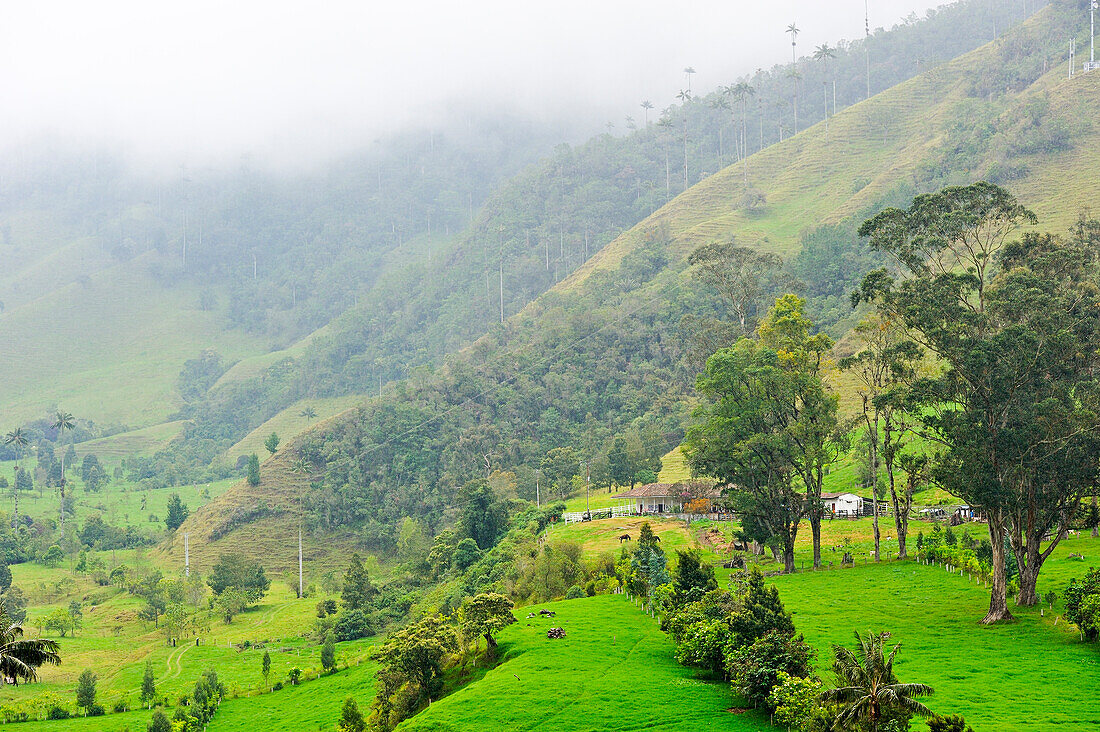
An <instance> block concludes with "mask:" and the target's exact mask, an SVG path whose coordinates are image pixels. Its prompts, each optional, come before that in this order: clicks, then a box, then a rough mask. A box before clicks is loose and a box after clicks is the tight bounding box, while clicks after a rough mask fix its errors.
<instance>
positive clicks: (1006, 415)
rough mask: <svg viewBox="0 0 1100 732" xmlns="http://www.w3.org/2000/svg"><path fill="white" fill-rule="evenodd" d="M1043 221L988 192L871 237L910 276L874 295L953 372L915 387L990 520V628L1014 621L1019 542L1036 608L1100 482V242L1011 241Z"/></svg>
mask: <svg viewBox="0 0 1100 732" xmlns="http://www.w3.org/2000/svg"><path fill="white" fill-rule="evenodd" d="M1035 222H1036V217H1035V214H1034V213H1032V212H1031V211H1030V210H1028V209H1027V208H1025V207H1024V206H1023V205H1021V204H1020V203H1019V202H1018V201H1017V200H1016V199H1015V198H1014V197H1013V196H1012V194H1010V193H1009V192H1008V191H1006V190H1004V189H1002V188H1000V187H998V186H995V185H993V184H990V183H975V184H973V185H970V186H959V187H952V188H946V189H944V190H943V191H940V192H938V193H933V194H926V195H922V196H918V197H917V198H916V199H914V201H913V203H912V205H911V206H910V207H909V208H908V209H906V210H900V209H886V210H884V211H882V212H880V213H879V214H878V215H876V216H875V217H873V218H872V219H869V220H868V221H866V222H864V224H863V225H862V226H861V227H860V229H859V233H860V235H861V236H864V237H867V238H868V239H869V240H870V243H871V246H872V247H873V248H875V249H878V250H881V251H885V252H888V253H890V254H892V255H893V256H894V257H895V258H896V259H897V261H898V263H899V264H900V265H901V268H902V270H903V272H904V273H905V275H906V276H905V278H904V279H900V280H895V278H894V277H893V276H891V275H890V274H888V273H887V272H886V271H885V270H878V271H875V272H872V273H869V274H868V275H867V276H866V277H865V278H864V281H863V284H862V285H861V290H860V297H861V298H863V299H868V300H873V301H874V302H876V303H878V304H879V306H880V307H881V308H883V312H885V313H887V314H889V315H891V316H892V317H896V318H898V320H899V322H901V323H903V324H904V325H905V326H906V328H907V330H908V332H909V334H910V336H911V337H912V338H913V340H915V341H916V342H918V343H919V344H921V345H922V346H924V347H925V348H927V349H928V350H929V351H930V352H931V353H932V354H934V355H935V356H936V357H937V358H938V359H939V360H940V361H941V362H942V363H943V365H944V367H943V369H942V372H941V373H939V374H937V375H936V376H934V377H928V378H924V379H920V380H918V382H917V383H916V384H915V386H914V392H916V394H917V396H919V397H920V399H919V402H918V403H919V404H920V408H921V410H922V419H921V422H922V434H923V435H924V436H925V437H927V438H928V439H929V440H932V441H933V443H934V444H938V445H939V446H940V447H941V448H942V452H941V453H940V454H939V455H938V456H937V458H936V460H935V463H934V465H933V467H932V473H933V476H934V477H935V478H936V480H937V481H938V482H939V483H940V484H941V485H943V486H944V487H945V488H946V489H947V490H949V491H950V492H951V493H953V494H954V495H957V496H959V497H960V498H962V499H963V500H966V501H967V502H968V503H970V504H971V505H977V506H981V507H982V509H983V512H984V513H985V516H986V518H987V523H988V527H989V538H990V544H991V548H992V555H993V556H992V587H991V592H990V606H989V612H988V613H987V614H986V616H985V618H984V619H983V622H986V623H992V622H997V621H1000V620H1006V619H1010V618H1011V617H1012V616H1011V613H1010V612H1009V611H1008V606H1007V592H1006V590H1007V587H1006V584H1007V580H1006V574H1005V562H1006V559H1012V558H1013V557H1008V556H1007V555H1006V548H1005V547H1006V545H1007V546H1008V547H1009V548H1010V551H1011V554H1012V555H1014V559H1015V561H1016V565H1017V567H1018V568H1019V570H1020V572H1019V575H1020V593H1019V596H1018V599H1017V602H1018V604H1021V605H1030V604H1034V603H1035V602H1036V599H1037V598H1036V592H1035V582H1036V579H1037V577H1038V573H1039V570H1040V568H1041V567H1042V564H1043V562H1044V561H1045V560H1046V558H1047V557H1048V556H1049V555H1050V552H1051V551H1053V549H1054V548H1055V547H1056V546H1057V544H1058V542H1059V540H1060V538H1061V536H1062V535H1063V532H1064V530H1065V528H1066V527H1067V526H1068V524H1069V522H1070V521H1071V520H1072V518H1073V516H1074V513H1075V511H1076V510H1077V509H1078V507H1079V506H1080V503H1081V500H1082V498H1083V497H1084V496H1085V495H1087V494H1088V493H1089V492H1090V491H1092V490H1094V488H1093V487H1094V486H1095V485H1096V484H1097V481H1098V479H1100V476H1098V475H1097V466H1098V465H1100V380H1098V378H1097V373H1100V302H1098V299H1097V297H1096V295H1095V293H1096V291H1097V284H1096V282H1097V275H1096V269H1097V263H1096V254H1095V252H1096V251H1097V245H1100V234H1094V233H1092V232H1093V229H1092V228H1090V227H1084V226H1079V227H1078V230H1077V232H1076V233H1074V234H1073V235H1072V236H1071V238H1070V240H1069V241H1063V240H1062V239H1061V238H1060V237H1055V236H1051V235H1047V234H1036V233H1027V234H1025V235H1024V236H1023V238H1022V240H1020V241H1016V242H1010V241H1009V239H1010V237H1012V236H1013V235H1014V233H1015V231H1016V230H1017V229H1018V228H1019V227H1020V226H1022V225H1024V224H1034V223H1035ZM1047 535H1050V536H1052V537H1053V538H1052V539H1051V540H1050V541H1049V542H1048V543H1047V545H1046V547H1045V548H1044V547H1043V540H1044V538H1045V537H1046V536H1047ZM1006 539H1007V541H1006Z"/></svg>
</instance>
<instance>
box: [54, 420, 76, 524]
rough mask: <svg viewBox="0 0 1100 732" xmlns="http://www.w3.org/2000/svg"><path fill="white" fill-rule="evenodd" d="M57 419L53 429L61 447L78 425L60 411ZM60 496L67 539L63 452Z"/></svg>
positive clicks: (62, 519) (60, 515)
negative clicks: (66, 436) (67, 434)
mask: <svg viewBox="0 0 1100 732" xmlns="http://www.w3.org/2000/svg"><path fill="white" fill-rule="evenodd" d="M55 417H56V419H55V420H54V423H53V428H54V429H55V430H57V444H58V446H59V447H60V446H61V443H62V441H63V438H64V436H65V432H66V431H68V432H70V433H71V432H72V431H73V428H74V427H76V424H75V422H74V420H73V415H72V414H70V413H68V412H62V411H58V412H57V414H56V415H55ZM57 490H58V494H59V495H60V499H61V506H60V511H59V519H60V527H61V538H62V539H64V538H65V452H64V450H62V451H61V484H60V485H59V486H58V487H57Z"/></svg>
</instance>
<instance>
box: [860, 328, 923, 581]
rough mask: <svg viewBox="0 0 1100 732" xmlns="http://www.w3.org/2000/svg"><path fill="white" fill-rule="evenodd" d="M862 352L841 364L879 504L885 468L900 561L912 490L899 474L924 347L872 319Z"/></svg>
mask: <svg viewBox="0 0 1100 732" xmlns="http://www.w3.org/2000/svg"><path fill="white" fill-rule="evenodd" d="M855 335H856V339H857V341H858V343H859V348H860V350H859V351H857V352H856V353H855V354H853V355H851V356H849V357H847V358H845V359H843V360H842V361H841V362H840V366H841V368H844V369H847V370H848V371H850V372H851V373H852V374H853V375H854V376H855V377H856V380H857V382H858V384H859V386H858V394H859V397H860V400H861V416H862V419H863V426H864V429H865V433H866V435H867V445H868V450H867V452H868V456H867V462H868V474H869V475H870V476H871V481H872V482H871V487H872V491H873V493H874V497H875V499H876V501H877V500H878V476H879V465H880V460H879V458H880V456H881V458H882V460H881V464H882V465H884V466H885V468H886V480H887V485H888V487H889V490H890V500H891V503H892V504H893V508H894V511H893V513H894V525H895V528H896V529H897V535H898V558H899V559H905V558H906V556H907V551H906V546H905V539H906V534H907V533H908V529H909V508H910V505H911V503H912V491H910V490H907V489H906V488H908V487H913V484H912V483H910V484H909V485H908V486H907V487H905V488H899V486H898V480H897V468H898V463H899V460H900V459H901V458H902V451H903V450H904V448H905V446H906V444H907V443H908V441H909V439H910V437H911V427H912V424H913V422H914V421H915V419H914V415H913V414H912V413H911V412H910V410H909V409H908V408H907V407H908V404H909V391H910V390H909V387H910V385H911V384H912V382H913V380H914V379H915V378H916V375H917V366H918V364H919V362H920V359H921V349H920V347H919V346H918V345H917V344H916V343H914V342H913V341H911V340H909V339H908V338H907V337H906V335H905V333H904V331H903V329H901V328H900V327H898V324H897V323H896V322H894V321H892V320H891V319H890V318H889V317H888V316H884V315H883V314H881V313H873V314H872V315H870V316H868V317H867V318H865V319H864V320H863V321H861V322H860V323H859V324H858V325H857V326H856V327H855ZM874 535H875V561H878V559H879V558H880V534H879V525H878V512H877V511H876V512H875V517H874Z"/></svg>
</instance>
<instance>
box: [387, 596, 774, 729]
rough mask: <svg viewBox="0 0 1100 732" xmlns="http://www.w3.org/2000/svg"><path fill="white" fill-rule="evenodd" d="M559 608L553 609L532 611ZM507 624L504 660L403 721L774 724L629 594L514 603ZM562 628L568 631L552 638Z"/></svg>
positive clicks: (568, 725)
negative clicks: (696, 664) (683, 651)
mask: <svg viewBox="0 0 1100 732" xmlns="http://www.w3.org/2000/svg"><path fill="white" fill-rule="evenodd" d="M544 607H545V608H548V609H551V610H554V611H555V612H556V613H557V616H556V617H554V618H548V619H547V618H532V619H528V618H527V617H526V616H527V612H528V611H533V610H538V609H541V608H544ZM516 617H517V618H519V622H518V623H516V624H514V625H512V626H510V627H508V628H507V629H505V630H504V631H502V632H501V634H500V638H501V645H500V649H499V651H500V653H501V654H502V655H503V657H504V658H505V660H504V662H503V663H501V664H500V665H499V666H497V667H496V668H493V669H492V670H490V671H489V672H488V673H486V674H485V676H484V678H482V679H481V680H479V681H476V682H474V683H472V684H470V685H468V686H466V687H464V688H462V689H460V690H458V691H456V692H455V693H454V694H452V695H450V696H448V697H445V698H443V699H441V700H439V701H437V702H435V703H433V704H432V705H431V706H430V707H428V708H427V709H425V710H424V711H422V712H421V713H420V714H418V715H417V716H416V717H413V718H412V719H410V720H408V721H406V722H405V723H404V724H402V725H401V726H400V727H399V729H400V730H402V731H403V732H412V731H413V730H436V731H441V732H442V731H446V732H459V731H461V730H484V729H497V730H555V732H568V731H569V730H586V731H587V730H666V731H669V732H671V731H672V730H693V731H694V730H730V731H731V732H740V731H745V732H748V731H749V730H763V729H768V728H769V727H768V725H767V722H766V721H765V720H764V718H762V717H761V716H760V715H758V714H756V713H754V712H752V711H751V710H749V711H746V710H744V709H741V708H740V701H739V700H738V699H737V698H736V697H735V696H734V695H732V694H731V693H730V690H729V687H728V686H726V685H725V684H720V683H716V682H714V681H710V680H706V679H702V678H698V677H697V676H696V675H695V673H694V672H693V671H692V670H691V669H688V668H685V667H683V666H680V665H679V664H677V663H676V661H675V660H674V659H673V657H672V643H671V642H670V641H669V640H668V637H667V636H666V635H665V634H664V633H662V632H661V631H660V629H659V628H658V626H657V622H656V621H655V620H653V619H651V618H650V617H649V616H647V615H645V614H644V613H642V611H640V610H639V609H637V608H635V607H634V605H632V604H631V603H630V601H629V600H627V599H626V598H625V597H624V596H621V595H602V596H597V597H591V598H586V599H583V600H568V601H564V602H554V603H547V604H545V605H538V606H533V607H531V608H522V609H519V610H517V611H516ZM554 626H557V627H561V628H563V629H564V630H565V633H566V636H565V638H562V639H559V640H549V639H547V637H546V631H547V629H548V628H550V627H554Z"/></svg>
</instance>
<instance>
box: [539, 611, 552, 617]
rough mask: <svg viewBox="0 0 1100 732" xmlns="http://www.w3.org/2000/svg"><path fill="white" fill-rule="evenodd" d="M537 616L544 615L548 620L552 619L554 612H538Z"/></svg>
mask: <svg viewBox="0 0 1100 732" xmlns="http://www.w3.org/2000/svg"><path fill="white" fill-rule="evenodd" d="M539 615H545V616H546V617H548V618H552V617H554V611H553V610H539Z"/></svg>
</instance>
